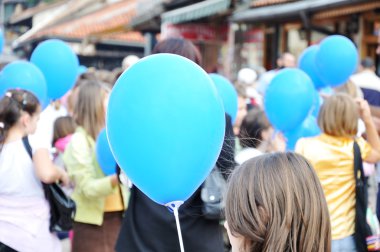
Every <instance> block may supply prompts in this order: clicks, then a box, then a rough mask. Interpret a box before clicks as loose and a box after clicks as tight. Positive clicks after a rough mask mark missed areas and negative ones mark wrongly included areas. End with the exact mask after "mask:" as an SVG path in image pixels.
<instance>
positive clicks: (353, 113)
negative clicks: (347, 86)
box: [318, 93, 359, 137]
mask: <svg viewBox="0 0 380 252" xmlns="http://www.w3.org/2000/svg"><path fill="white" fill-rule="evenodd" d="M358 119H359V111H358V108H357V105H356V103H355V101H354V99H353V98H351V97H350V96H349V95H347V94H342V93H339V94H335V95H332V96H330V97H328V98H327V99H326V100H325V101H324V103H323V105H322V107H321V110H320V111H319V115H318V126H319V127H320V128H321V130H322V131H323V132H324V133H326V134H327V135H330V136H335V137H353V136H355V135H356V133H357V131H358Z"/></svg>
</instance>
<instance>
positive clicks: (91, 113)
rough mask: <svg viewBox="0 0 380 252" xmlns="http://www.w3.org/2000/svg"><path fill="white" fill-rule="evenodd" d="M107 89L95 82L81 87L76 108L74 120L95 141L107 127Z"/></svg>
mask: <svg viewBox="0 0 380 252" xmlns="http://www.w3.org/2000/svg"><path fill="white" fill-rule="evenodd" d="M105 96H106V90H105V88H102V86H101V85H100V84H98V83H97V82H96V81H93V80H87V81H84V82H83V84H81V85H80V86H79V90H78V95H77V97H76V102H75V106H74V119H75V121H76V123H77V124H78V125H79V126H82V127H83V128H84V129H85V131H86V132H87V134H89V135H90V136H91V137H92V138H93V139H94V140H95V139H96V138H97V136H98V134H99V132H100V131H101V130H102V128H104V125H105V114H106V112H105V110H104V99H105Z"/></svg>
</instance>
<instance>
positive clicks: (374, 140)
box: [356, 99, 380, 163]
mask: <svg viewBox="0 0 380 252" xmlns="http://www.w3.org/2000/svg"><path fill="white" fill-rule="evenodd" d="M356 101H357V104H358V106H359V112H360V118H361V119H362V120H363V122H364V124H365V127H366V135H367V141H368V143H369V144H370V145H371V147H372V150H371V151H370V153H369V154H368V155H367V157H365V158H364V161H366V162H369V163H376V162H378V161H380V139H379V135H378V134H377V130H376V126H375V123H374V122H373V120H372V115H371V109H370V107H369V105H368V102H367V101H365V100H363V99H357V100H356Z"/></svg>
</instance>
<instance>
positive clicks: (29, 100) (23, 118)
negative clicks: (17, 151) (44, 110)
mask: <svg viewBox="0 0 380 252" xmlns="http://www.w3.org/2000/svg"><path fill="white" fill-rule="evenodd" d="M40 112H41V108H40V104H39V102H38V99H37V98H36V97H35V96H34V95H33V94H32V93H30V92H28V91H25V90H10V91H8V92H7V93H6V94H5V95H4V97H3V98H2V99H1V100H0V145H2V144H3V143H4V141H5V139H6V138H7V136H8V132H9V130H10V129H11V128H13V127H19V128H20V130H22V131H23V133H24V134H25V135H28V134H33V133H34V132H35V130H36V127H37V122H38V119H39V114H40Z"/></svg>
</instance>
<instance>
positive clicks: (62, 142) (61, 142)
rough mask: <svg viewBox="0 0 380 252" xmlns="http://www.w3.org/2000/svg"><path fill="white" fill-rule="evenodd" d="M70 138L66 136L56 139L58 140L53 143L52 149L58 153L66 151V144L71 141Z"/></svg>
mask: <svg viewBox="0 0 380 252" xmlns="http://www.w3.org/2000/svg"><path fill="white" fill-rule="evenodd" d="M71 136H72V134H70V135H67V136H65V137H62V138H60V139H58V140H57V141H56V142H55V144H54V147H55V148H56V149H57V150H58V151H60V152H64V151H65V149H66V146H67V144H68V143H69V142H70V140H71Z"/></svg>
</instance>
